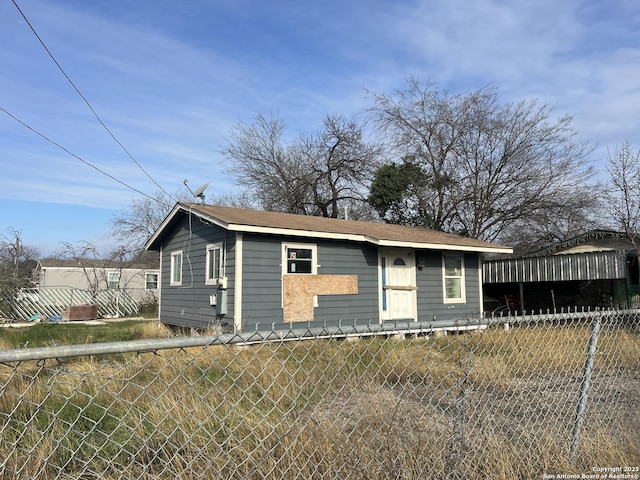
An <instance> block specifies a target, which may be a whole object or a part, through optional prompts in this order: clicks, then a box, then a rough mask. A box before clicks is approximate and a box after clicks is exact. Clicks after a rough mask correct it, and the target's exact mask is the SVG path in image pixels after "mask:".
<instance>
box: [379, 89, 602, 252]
mask: <svg viewBox="0 0 640 480" xmlns="http://www.w3.org/2000/svg"><path fill="white" fill-rule="evenodd" d="M370 95H371V97H372V98H373V102H374V105H373V107H371V109H370V114H371V117H372V119H373V120H374V121H375V123H376V124H377V126H378V129H379V131H380V133H381V134H383V135H385V137H386V139H387V140H388V142H389V143H390V145H391V146H392V147H393V148H394V150H395V153H396V154H397V155H399V156H401V157H403V158H413V161H414V162H415V163H416V164H418V165H420V166H421V167H422V169H423V170H424V173H425V175H426V177H427V178H428V179H429V181H428V182H427V183H426V185H425V190H426V191H425V194H424V195H423V197H424V198H426V199H430V200H429V202H428V204H427V205H426V207H427V215H429V217H430V219H431V220H430V221H431V224H432V227H433V228H437V229H441V230H445V231H452V232H456V233H460V234H463V235H467V236H470V237H473V238H480V239H483V240H488V241H495V240H501V239H502V238H504V237H506V236H508V235H507V233H508V231H509V229H510V228H511V227H513V226H514V225H516V224H518V222H523V221H524V222H526V221H531V222H535V221H536V220H537V219H542V218H545V216H546V217H548V216H550V215H551V214H552V212H554V214H558V215H562V214H563V212H562V207H563V206H565V205H566V202H567V199H573V201H572V205H573V206H579V205H583V204H584V203H585V202H587V201H588V200H589V198H588V194H587V193H586V192H588V191H589V189H588V188H586V186H587V183H586V182H587V181H588V180H589V179H590V178H591V176H592V175H593V169H592V168H591V167H590V166H589V164H588V156H589V154H590V153H591V151H592V148H591V146H590V145H589V144H587V143H586V142H580V141H577V140H576V139H575V137H576V134H575V132H574V131H573V129H572V126H571V122H572V119H571V117H569V116H563V117H560V118H558V119H554V118H553V116H552V114H553V108H552V107H550V106H548V105H538V103H537V102H536V101H522V102H518V103H514V104H501V103H500V102H499V101H498V97H497V94H496V92H495V90H493V89H491V88H483V89H480V90H476V91H473V92H471V93H468V94H465V95H454V96H451V95H449V94H447V93H446V92H441V91H440V90H439V89H438V88H437V86H436V85H434V84H433V83H427V84H426V85H422V84H421V83H420V82H419V81H418V80H416V79H410V80H409V83H408V87H407V88H406V90H402V91H398V92H396V93H395V94H394V95H384V94H375V93H370Z"/></svg>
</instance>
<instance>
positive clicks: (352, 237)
mask: <svg viewBox="0 0 640 480" xmlns="http://www.w3.org/2000/svg"><path fill="white" fill-rule="evenodd" d="M227 228H228V229H229V230H233V231H238V232H247V233H266V234H271V235H293V236H296V237H307V238H327V239H331V240H349V241H352V242H360V243H371V244H373V245H377V246H380V247H397V248H398V247H399V248H415V249H424V250H455V251H465V252H494V253H513V250H512V249H511V248H491V247H472V246H464V245H447V244H440V243H421V242H402V241H394V240H379V239H377V238H374V237H369V236H367V235H356V234H348V233H333V232H316V231H313V232H312V231H308V230H294V229H289V228H274V227H257V226H253V225H235V224H229V225H228V226H227Z"/></svg>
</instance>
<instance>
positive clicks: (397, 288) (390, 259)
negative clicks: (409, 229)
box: [381, 250, 417, 320]
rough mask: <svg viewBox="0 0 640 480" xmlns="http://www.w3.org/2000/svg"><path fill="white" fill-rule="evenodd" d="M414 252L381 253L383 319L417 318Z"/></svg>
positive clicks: (395, 251)
mask: <svg viewBox="0 0 640 480" xmlns="http://www.w3.org/2000/svg"><path fill="white" fill-rule="evenodd" d="M413 258H414V255H413V253H412V252H409V251H404V250H389V251H383V252H382V254H381V267H382V269H381V275H382V282H381V283H382V319H383V320H417V319H416V314H415V312H416V282H415V279H416V271H415V264H414V260H413Z"/></svg>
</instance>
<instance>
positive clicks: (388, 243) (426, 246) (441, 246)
mask: <svg viewBox="0 0 640 480" xmlns="http://www.w3.org/2000/svg"><path fill="white" fill-rule="evenodd" d="M368 241H369V242H371V243H374V244H376V245H378V246H381V247H401V248H415V249H423V250H455V251H457V252H492V253H513V249H512V248H509V247H504V248H492V247H473V246H469V245H449V244H445V243H422V242H402V241H394V240H377V239H373V238H369V239H368Z"/></svg>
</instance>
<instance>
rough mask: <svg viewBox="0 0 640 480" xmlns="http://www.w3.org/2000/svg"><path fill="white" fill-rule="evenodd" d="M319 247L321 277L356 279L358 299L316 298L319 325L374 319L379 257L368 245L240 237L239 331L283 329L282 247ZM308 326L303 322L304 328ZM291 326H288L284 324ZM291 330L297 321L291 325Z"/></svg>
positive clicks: (259, 236) (342, 297)
mask: <svg viewBox="0 0 640 480" xmlns="http://www.w3.org/2000/svg"><path fill="white" fill-rule="evenodd" d="M283 243H297V244H310V245H316V246H317V252H318V258H317V259H316V263H317V264H319V265H320V266H319V267H318V274H319V275H357V276H358V292H359V293H358V295H326V296H325V295H320V296H318V307H316V308H315V312H314V316H315V322H316V323H318V324H323V323H324V322H327V323H337V322H338V321H344V322H347V323H349V324H350V323H352V322H353V320H354V319H358V320H361V321H363V322H366V321H368V320H371V319H374V320H375V321H377V319H378V296H377V295H378V293H377V287H378V277H377V275H378V266H377V262H378V253H377V248H376V247H374V246H370V245H359V244H355V243H351V242H338V241H331V240H323V239H317V240H314V239H300V238H287V237H277V236H276V237H274V236H271V237H270V236H266V235H256V234H245V235H244V236H243V252H242V258H243V266H242V278H243V282H242V290H243V295H242V296H243V311H242V328H243V330H248V329H255V326H256V323H259V324H260V326H261V327H260V328H262V327H264V326H271V325H272V324H275V325H276V328H281V327H283V320H282V318H283V310H282V260H283V259H282V244H283ZM303 325H306V324H303ZM287 326H289V324H287ZM294 327H295V323H294Z"/></svg>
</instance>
